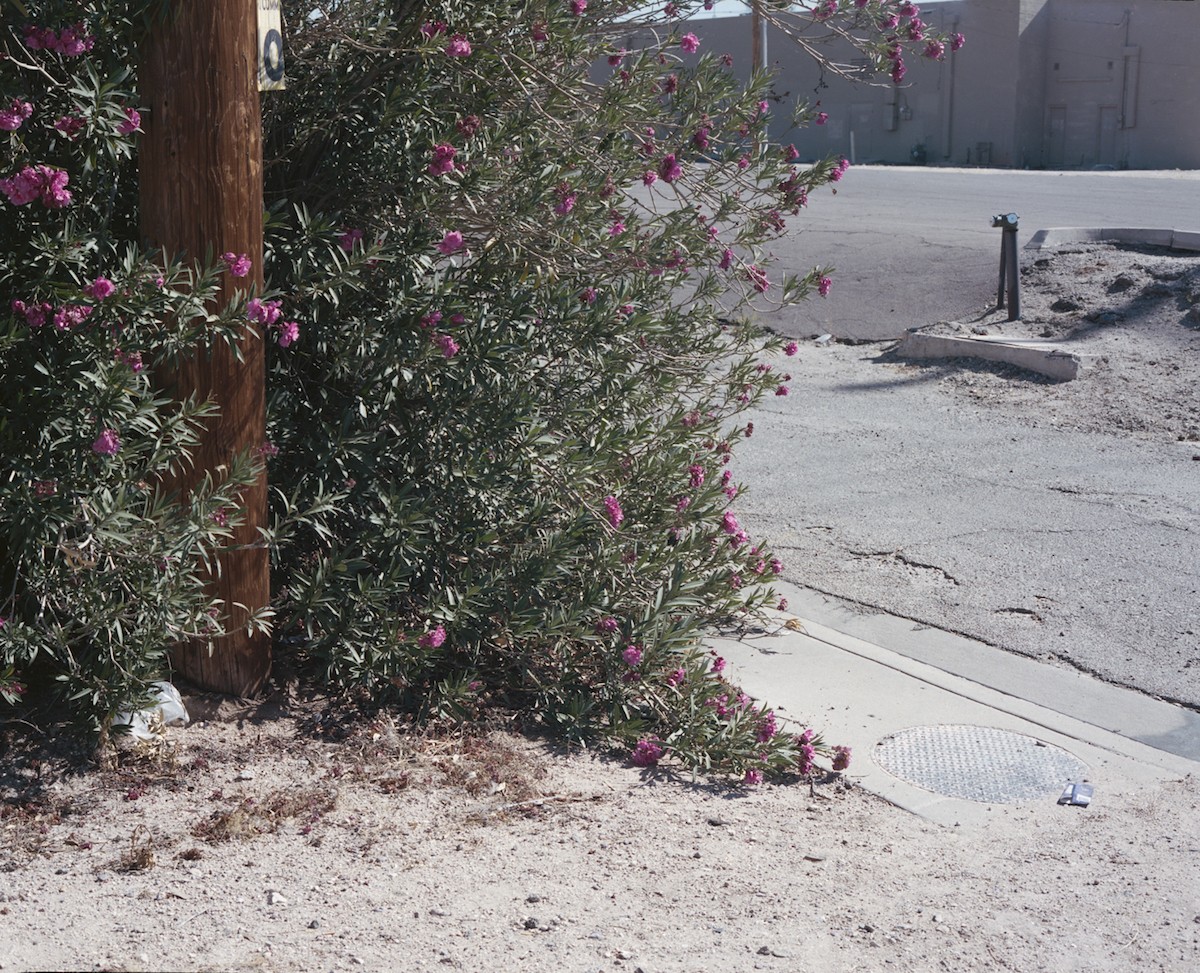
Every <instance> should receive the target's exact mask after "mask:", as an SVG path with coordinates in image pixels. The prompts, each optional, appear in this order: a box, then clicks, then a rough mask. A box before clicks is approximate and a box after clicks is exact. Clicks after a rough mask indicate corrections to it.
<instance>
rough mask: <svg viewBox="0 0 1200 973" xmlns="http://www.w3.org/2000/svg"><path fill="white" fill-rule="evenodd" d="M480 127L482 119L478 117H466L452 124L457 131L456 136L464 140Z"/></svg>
mask: <svg viewBox="0 0 1200 973" xmlns="http://www.w3.org/2000/svg"><path fill="white" fill-rule="evenodd" d="M482 125H483V119H482V118H480V117H479V116H478V115H467V116H465V117H463V118H460V119H458V121H456V122H455V123H454V127H455V129H457V131H458V134H459V135H461V136H463V137H464V138H470V137H471V136H472V135H474V134H475V133H476V132H478V131H479V129H480V126H482Z"/></svg>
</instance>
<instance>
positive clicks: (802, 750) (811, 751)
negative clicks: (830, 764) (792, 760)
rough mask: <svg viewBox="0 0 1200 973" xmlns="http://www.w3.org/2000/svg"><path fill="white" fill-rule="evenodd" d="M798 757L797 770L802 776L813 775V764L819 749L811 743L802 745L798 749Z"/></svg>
mask: <svg viewBox="0 0 1200 973" xmlns="http://www.w3.org/2000/svg"><path fill="white" fill-rule="evenodd" d="M797 749H798V751H799V752H798V754H797V756H796V770H798V771H799V772H800V773H802V774H809V773H812V769H813V762H814V761H815V759H816V756H817V749H816V747H814V746H813V745H812V744H811V743H802V744H801V745H800V746H799V747H798V748H797Z"/></svg>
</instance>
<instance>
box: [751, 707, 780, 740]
mask: <svg viewBox="0 0 1200 973" xmlns="http://www.w3.org/2000/svg"><path fill="white" fill-rule="evenodd" d="M778 732H779V722H778V721H777V720H776V719H775V711H774V710H770V709H769V710H767V711H766V713H764V714H763V719H762V722H761V723H759V724H758V732H757V733H756V734H755V739H757V740H758V742H759V743H766V742H767V741H768V740H770V739H771V737H773V736H774V735H775V734H776V733H778Z"/></svg>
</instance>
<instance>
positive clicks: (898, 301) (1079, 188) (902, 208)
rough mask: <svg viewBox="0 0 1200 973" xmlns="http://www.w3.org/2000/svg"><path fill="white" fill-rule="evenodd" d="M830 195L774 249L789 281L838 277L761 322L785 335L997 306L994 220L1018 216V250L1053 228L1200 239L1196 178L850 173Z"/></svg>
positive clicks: (897, 330)
mask: <svg viewBox="0 0 1200 973" xmlns="http://www.w3.org/2000/svg"><path fill="white" fill-rule="evenodd" d="M837 190H838V191H837V195H836V196H833V195H831V194H829V193H828V192H827V191H824V190H822V191H820V192H817V193H814V194H813V197H812V199H811V200H810V202H809V205H808V207H807V208H806V209H805V210H803V211H802V214H801V215H800V216H799V217H793V218H792V219H793V225H794V227H795V229H794V231H793V232H792V233H791V234H790V235H789V236H788V237H787V238H786V239H785V240H784V241H781V242H780V243H777V244H776V245H775V247H774V252H775V255H776V256H777V257H778V258H779V262H780V263H779V265H780V267H781V268H782V269H783V270H786V271H788V272H789V273H803V272H807V271H808V270H810V269H811V268H812V267H813V266H816V265H822V266H824V265H832V266H833V267H834V268H835V273H834V274H833V281H834V284H833V289H832V290H831V291H830V293H829V295H828V297H826V298H825V299H824V300H813V301H809V302H808V303H806V304H804V305H801V306H800V307H797V308H789V309H786V310H784V311H780V312H775V313H766V314H764V315H763V318H764V320H767V321H768V322H769V323H770V324H771V326H772V327H773V328H775V329H777V330H779V331H781V332H784V333H786V334H788V335H791V336H793V337H810V336H812V335H817V334H825V333H829V334H833V335H834V336H835V337H844V338H859V339H868V340H882V339H885V338H894V337H897V336H899V335H900V334H901V333H902V332H903V331H904V329H905V328H910V327H914V326H917V325H923V324H932V323H934V322H936V321H948V320H963V319H964V318H966V317H968V316H974V315H975V314H978V313H979V312H981V311H982V310H984V309H985V308H987V307H990V306H992V305H994V304H995V300H996V289H997V283H998V277H999V265H1000V237H1001V235H1002V234H1001V231H1000V230H998V229H993V228H992V225H991V218H992V216H994V215H996V214H998V213H1016V214H1017V215H1018V216H1019V217H1020V230H1019V237H1018V242H1019V243H1020V244H1022V245H1024V243H1025V242H1026V241H1027V240H1028V239H1029V238H1030V237H1031V236H1032V235H1033V233H1034V232H1036V231H1037V230H1040V229H1046V228H1049V227H1055V226H1088V227H1121V226H1131V227H1159V228H1163V227H1168V228H1172V229H1200V172H1032V171H1022V170H1014V171H1010V170H998V169H933V168H908V167H893V166H856V167H852V168H851V169H850V170H849V171H848V172H847V173H846V175H845V177H844V178H843V179H842V181H841V183H839V184H838V186H837Z"/></svg>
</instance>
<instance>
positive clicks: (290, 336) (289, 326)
mask: <svg viewBox="0 0 1200 973" xmlns="http://www.w3.org/2000/svg"><path fill="white" fill-rule="evenodd" d="M299 337H300V325H298V324H297V323H296V322H295V321H285V322H284V324H283V327H282V328H280V329H279V338H278V339H277V340H278V342H279V347H280V348H286V347H288V345H290V344H292V343H293V342H295V341H296V340H297V339H298V338H299Z"/></svg>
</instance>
